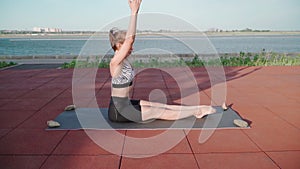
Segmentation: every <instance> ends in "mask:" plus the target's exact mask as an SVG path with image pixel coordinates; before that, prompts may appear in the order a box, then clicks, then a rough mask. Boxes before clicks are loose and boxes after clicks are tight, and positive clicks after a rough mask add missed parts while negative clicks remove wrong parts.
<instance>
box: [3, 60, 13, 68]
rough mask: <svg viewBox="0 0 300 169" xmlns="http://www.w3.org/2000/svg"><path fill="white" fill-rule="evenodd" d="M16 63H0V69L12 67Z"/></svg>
mask: <svg viewBox="0 0 300 169" xmlns="http://www.w3.org/2000/svg"><path fill="white" fill-rule="evenodd" d="M16 64H17V63H15V62H5V61H1V62H0V68H4V67H8V66H13V65H16Z"/></svg>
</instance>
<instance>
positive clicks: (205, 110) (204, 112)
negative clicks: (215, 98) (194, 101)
mask: <svg viewBox="0 0 300 169" xmlns="http://www.w3.org/2000/svg"><path fill="white" fill-rule="evenodd" d="M216 112H217V110H216V109H215V108H213V107H211V106H206V107H201V108H200V111H199V112H198V113H196V114H194V116H195V117H196V118H198V119H200V118H202V117H204V116H206V115H209V114H213V113H216Z"/></svg>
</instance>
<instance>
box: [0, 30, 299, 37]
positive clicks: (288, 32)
mask: <svg viewBox="0 0 300 169" xmlns="http://www.w3.org/2000/svg"><path fill="white" fill-rule="evenodd" d="M95 34H97V36H107V33H105V32H96V33H59V34H55V33H38V34H0V38H55V37H90V36H93V35H95ZM137 35H138V36H157V35H166V36H205V35H206V36H212V37H213V36H276V35H278V36H280V35H287V36H292V35H300V31H270V32H142V33H137Z"/></svg>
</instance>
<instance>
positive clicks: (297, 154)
mask: <svg viewBox="0 0 300 169" xmlns="http://www.w3.org/2000/svg"><path fill="white" fill-rule="evenodd" d="M266 153H267V154H268V156H270V157H271V158H272V159H273V160H274V161H275V163H276V164H277V165H278V166H279V167H280V168H288V169H299V168H300V162H299V159H300V151H284V152H266Z"/></svg>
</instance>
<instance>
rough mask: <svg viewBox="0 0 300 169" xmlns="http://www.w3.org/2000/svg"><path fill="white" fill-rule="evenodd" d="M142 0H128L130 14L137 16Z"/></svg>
mask: <svg viewBox="0 0 300 169" xmlns="http://www.w3.org/2000/svg"><path fill="white" fill-rule="evenodd" d="M141 3H142V0H128V4H129V7H130V9H131V14H137V13H138V12H139V9H140V5H141Z"/></svg>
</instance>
